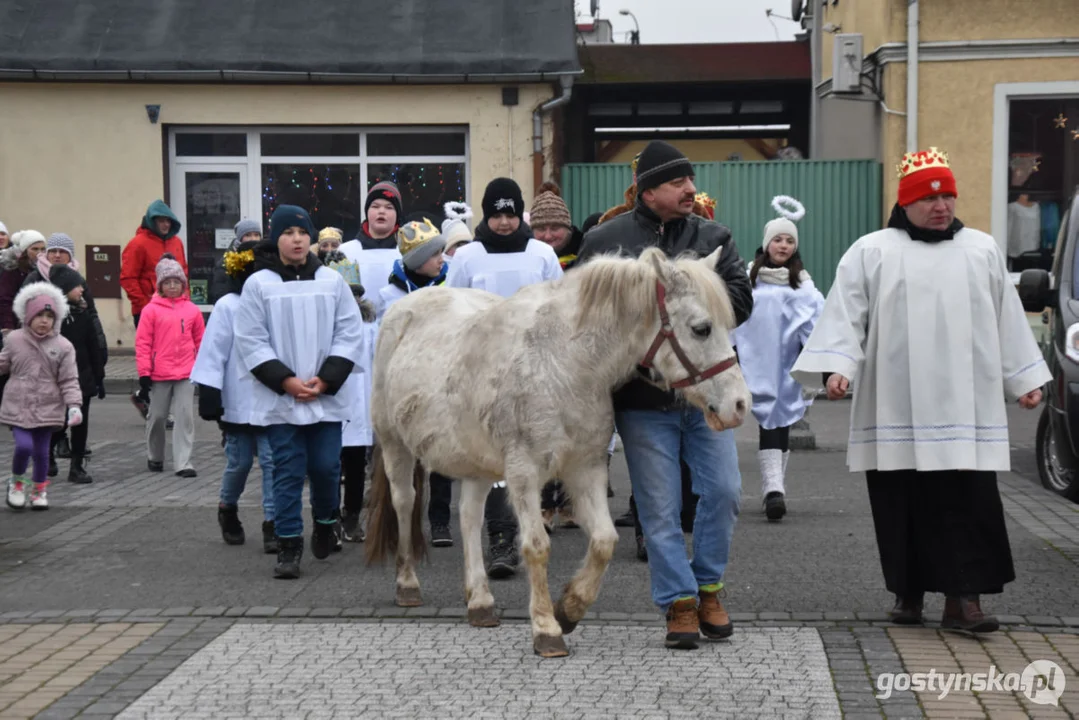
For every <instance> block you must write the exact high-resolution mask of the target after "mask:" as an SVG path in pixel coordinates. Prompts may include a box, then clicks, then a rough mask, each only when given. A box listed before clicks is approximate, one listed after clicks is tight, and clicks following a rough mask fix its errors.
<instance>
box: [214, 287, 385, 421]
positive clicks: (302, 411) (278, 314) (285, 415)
mask: <svg viewBox="0 0 1079 720" xmlns="http://www.w3.org/2000/svg"><path fill="white" fill-rule="evenodd" d="M233 330H234V332H235V335H236V340H235V342H236V348H237V351H238V353H239V357H240V360H241V362H242V363H243V366H244V368H245V369H246V370H248V371H251V370H253V369H255V368H257V367H258V366H259V365H262V364H263V363H266V362H269V361H271V360H279V361H281V362H282V363H284V364H285V366H286V367H288V368H289V370H291V371H292V372H294V373H295V374H296V377H298V378H300V379H301V380H308V379H310V378H313V377H315V376H316V375H317V374H318V372H319V369H320V368H321V367H322V363H324V362H325V361H326V358H328V357H330V356H331V355H332V356H335V357H341V358H344V359H346V360H351V361H352V362H353V363H354V366H353V370H352V371H353V373H359V372H361V371H362V368H363V363H364V361H365V357H364V356H365V352H366V351H365V348H364V330H363V321H362V320H361V319H360V308H359V306H358V305H357V304H356V299H355V298H354V297H353V295H352V291H351V290H350V289H349V287H348V284H347V283H346V282H345V280H344V278H342V277H341V276H340V275H339V274H338V273H337V272H335V271H333V270H330V269H329V268H325V267H320V268H318V270H317V271H316V272H315V278H314V279H313V280H300V281H294V282H284V281H283V280H282V279H281V276H280V275H278V274H277V273H276V272H274V271H273V270H260V271H258V272H256V273H255V274H254V275H252V276H251V277H250V278H248V279H247V282H245V283H244V290H243V293H242V295H241V296H240V306H239V308H238V311H237V313H236V319H235V322H234V324H233ZM353 387H354V385H350V384H349V383H348V382H346V383H345V384H344V385H343V386H342V387H341V389H340V390H339V391H338V392H337V394H335V395H328V394H323V395H319V396H318V397H316V398H315V399H314V400H311V401H310V402H297V401H296V399H295V398H293V397H292V396H291V395H288V394H284V395H279V394H277V393H276V392H274V391H273V390H271V389H270V388H268V387H266V386H265V385H263V384H262V383H261V382H256V383H255V384H254V386H253V389H252V397H251V403H252V409H251V420H250V422H251V424H252V425H259V426H267V425H276V424H288V425H312V424H314V423H318V422H344V421H346V420H349V419H350V418H351V416H352V393H351V389H352V388H353Z"/></svg>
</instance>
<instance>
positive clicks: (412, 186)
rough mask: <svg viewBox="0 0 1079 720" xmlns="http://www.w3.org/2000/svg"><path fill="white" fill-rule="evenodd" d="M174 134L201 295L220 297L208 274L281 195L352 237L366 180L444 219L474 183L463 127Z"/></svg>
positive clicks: (176, 205)
mask: <svg viewBox="0 0 1079 720" xmlns="http://www.w3.org/2000/svg"><path fill="white" fill-rule="evenodd" d="M170 142H171V151H170V176H171V182H170V190H171V194H170V202H171V203H172V209H173V211H175V212H176V213H177V215H179V217H180V221H181V223H182V227H181V229H180V237H181V238H182V239H183V240H184V243H185V248H186V250H187V254H188V258H189V264H190V272H191V278H192V293H193V295H197V296H198V297H197V299H198V300H200V301H202V298H203V296H205V297H206V300H205V301H202V302H200V304H208V303H211V302H213V301H214V297H213V296H212V290H213V288H212V287H211V283H210V280H211V278H212V276H213V273H214V270H215V268H216V267H217V266H218V265H219V264H220V262H221V258H222V256H223V254H224V252H225V250H226V249H227V248H228V247H229V244H230V243H231V240H232V238H231V232H232V227H233V225H234V224H235V223H236V222H237V221H238V220H240V219H241V218H253V219H257V220H259V221H261V223H262V226H263V229H264V232H265V231H268V230H269V224H270V223H269V221H270V217H271V216H272V215H273V212H274V210H276V209H277V207H278V206H279V205H284V204H289V205H299V206H300V207H302V208H304V209H305V210H307V211H308V212H309V213H310V214H311V220H312V222H313V223H314V225H315V228H316V229H317V230H321V229H323V228H325V227H336V228H340V230H341V231H342V234H343V235H344V238H345V239H346V240H350V239H352V238H354V237H356V236H357V235H359V233H360V230H361V228H362V226H363V220H364V218H363V201H364V199H365V198H366V196H367V189H368V188H369V187H371V186H372V185H374V184H375V183H377V182H379V181H381V180H391V181H393V182H395V183H397V185H398V187H399V188H400V190H401V200H402V210H403V213H402V217H401V218H399V220H404V218H405V217H407V216H409V215H411V214H415V213H422V214H423V215H425V216H427V217H430V219H431V220H432V221H434V222H436V223H437V222H439V221H440V220H441V219H442V212H443V210H442V208H443V205H444V204H445V203H447V202H449V201H451V200H452V201H461V200H464V199H465V197H466V192H467V182H468V134H467V132H466V130H465V129H463V128H447V127H437V128H422V127H420V128H415V127H405V126H401V127H396V126H395V127H380V128H372V129H370V130H367V129H363V128H341V127H337V128H325V127H304V128H265V129H259V128H244V129H236V128H176V129H173V130H172V131H171V137H170ZM151 199H152V198H151ZM224 199H228V200H229V202H228V203H225V201H224ZM233 200H235V202H232V201H233ZM147 202H149V200H148V201H147ZM196 291H197V292H196Z"/></svg>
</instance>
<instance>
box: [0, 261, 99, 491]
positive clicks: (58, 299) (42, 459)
mask: <svg viewBox="0 0 1079 720" xmlns="http://www.w3.org/2000/svg"><path fill="white" fill-rule="evenodd" d="M12 310H14V312H15V317H17V318H18V319H19V322H20V323H22V327H21V328H20V329H18V330H14V331H12V332H11V333H10V334H9V335H8V336H7V337H6V338H5V339H4V349H3V350H0V375H9V374H10V376H11V377H10V378H9V379H8V382H7V386H6V388H5V389H4V400H3V402H2V403H0V423H4V424H5V425H10V426H11V431H12V434H14V436H15V455H14V457H13V458H12V461H11V474H12V478H11V480H10V481H9V482H8V491H7V504H8V505H9V506H10V507H12V508H14V509H16V510H22V509H23V508H25V507H26V505H27V501H26V490H27V488H26V469H27V468H28V467H29V465H30V460H31V458H33V461H34V474H33V481H34V487H33V490H32V491H31V492H30V507H31V509H33V510H48V509H49V500H48V497H47V496H46V491H45V488H46V487H47V486H48V484H49V478H48V476H47V474H46V473H47V472H48V469H49V442H50V441H51V440H52V434H53V431H55V430H59V429H62V428H64V427H66V426H68V425H71V426H74V425H78V424H79V423H81V422H82V410H80V409H79V408H80V406H81V405H82V390H80V389H79V370H78V368H77V367H76V365H75V346H73V345H72V344H71V343H70V342H69V341H68V340H67V338H64V337H62V336H61V335H60V324H61V323H62V322H63V321H64V318H65V317H66V316H67V313H68V307H67V298H65V297H64V296H63V294H62V293H61V292H60V291H59V290H58V289H57V288H56V287H55V286H53V285H52V284H51V283H47V282H38V283H31V284H29V285H27V286H25V287H24V288H23V289H22V290H19V292H18V294H16V295H15V300H14V302H13V303H12Z"/></svg>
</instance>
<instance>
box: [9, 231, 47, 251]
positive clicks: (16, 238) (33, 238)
mask: <svg viewBox="0 0 1079 720" xmlns="http://www.w3.org/2000/svg"><path fill="white" fill-rule="evenodd" d="M39 242H40V243H43V242H45V236H44V235H42V234H41V233H39V232H38V231H37V230H20V231H19V232H17V233H15V234H14V235H12V236H11V245H12V247H15V248H18V250H19V254H20V255H21V254H23V253H25V252H26V249H27V248H28V247H30V246H31V245H33V244H34V243H39Z"/></svg>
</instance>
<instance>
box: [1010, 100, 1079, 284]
mask: <svg viewBox="0 0 1079 720" xmlns="http://www.w3.org/2000/svg"><path fill="white" fill-rule="evenodd" d="M1008 128H1009V130H1008V132H1009V136H1008V229H1007V248H1008V264H1009V267H1010V268H1011V269H1012V270H1013V271H1021V270H1025V269H1027V268H1045V269H1049V268H1050V267H1052V264H1053V252H1054V249H1055V248H1056V245H1057V236H1058V234H1059V232H1060V228H1061V217H1062V215H1063V213H1064V211H1065V210H1066V209H1067V207H1068V206H1069V205H1070V200H1071V198H1072V196H1073V195H1074V194H1075V191H1076V187H1077V186H1079V98H1063V99H1060V98H1058V99H1052V100H1013V101H1012V102H1011V107H1010V118H1009V126H1008Z"/></svg>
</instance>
